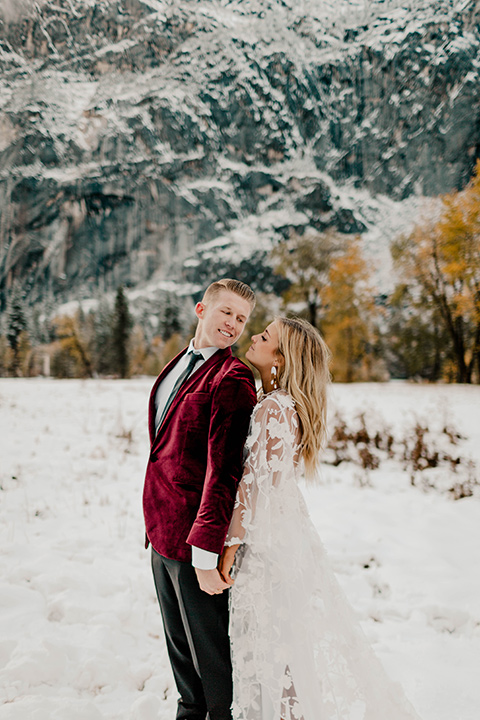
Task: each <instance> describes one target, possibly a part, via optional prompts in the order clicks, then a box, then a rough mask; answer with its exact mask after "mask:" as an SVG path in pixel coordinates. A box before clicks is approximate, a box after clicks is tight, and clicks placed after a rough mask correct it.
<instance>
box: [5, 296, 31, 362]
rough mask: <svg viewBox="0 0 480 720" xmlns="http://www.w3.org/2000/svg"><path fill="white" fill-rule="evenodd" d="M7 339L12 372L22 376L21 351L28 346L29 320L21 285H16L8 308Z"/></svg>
mask: <svg viewBox="0 0 480 720" xmlns="http://www.w3.org/2000/svg"><path fill="white" fill-rule="evenodd" d="M6 325H7V331H6V337H7V341H8V344H9V345H10V347H11V349H12V354H13V358H12V364H11V367H10V371H11V373H12V374H13V375H19V374H20V365H21V357H20V356H21V349H22V346H25V344H28V333H27V318H26V315H25V302H24V294H23V291H22V289H21V287H20V285H14V287H13V289H12V294H11V297H10V301H9V303H8V306H7V323H6Z"/></svg>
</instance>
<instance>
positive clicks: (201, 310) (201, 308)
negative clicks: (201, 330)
mask: <svg viewBox="0 0 480 720" xmlns="http://www.w3.org/2000/svg"><path fill="white" fill-rule="evenodd" d="M195 315H196V316H197V318H198V319H199V320H202V318H203V316H204V315H205V305H204V304H203V303H202V302H197V304H196V305H195Z"/></svg>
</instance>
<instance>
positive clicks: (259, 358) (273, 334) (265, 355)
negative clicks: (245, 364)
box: [245, 322, 279, 373]
mask: <svg viewBox="0 0 480 720" xmlns="http://www.w3.org/2000/svg"><path fill="white" fill-rule="evenodd" d="M245 357H246V358H247V360H248V361H249V362H251V363H252V365H253V366H254V367H256V368H257V370H258V371H259V372H260V373H261V372H262V371H268V372H270V370H271V368H272V365H277V367H278V365H279V358H278V328H277V325H276V323H275V322H272V323H270V325H269V326H268V327H267V328H265V330H264V331H263V333H260V334H259V335H252V344H251V345H250V347H249V348H248V350H247V352H246V354H245Z"/></svg>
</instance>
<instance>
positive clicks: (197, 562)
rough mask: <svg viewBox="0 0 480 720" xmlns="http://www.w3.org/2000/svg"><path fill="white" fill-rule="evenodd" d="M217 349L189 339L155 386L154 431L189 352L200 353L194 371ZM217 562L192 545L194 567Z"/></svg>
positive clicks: (212, 566)
mask: <svg viewBox="0 0 480 720" xmlns="http://www.w3.org/2000/svg"><path fill="white" fill-rule="evenodd" d="M217 350H218V348H217V347H205V348H200V349H199V350H197V349H196V348H195V346H194V344H193V339H192V340H190V344H189V346H188V349H187V352H186V353H185V355H183V356H182V357H181V358H180V360H179V361H178V362H177V364H176V365H175V367H174V368H172V369H171V370H170V372H169V373H168V375H166V376H165V377H164V378H163V380H162V382H161V383H160V385H159V386H158V388H157V392H156V394H155V433H157V432H158V428H159V425H160V418H161V417H162V413H163V409H164V407H165V405H166V404H167V400H168V398H169V397H170V393H171V392H172V390H173V387H174V385H175V383H176V382H177V380H178V378H179V377H180V375H181V374H182V372H183V371H184V370H185V369H186V367H187V365H188V362H189V360H190V354H191V353H192V352H193V351H195V352H197V353H199V354H200V355H201V359H199V360H198V362H197V364H196V365H195V367H194V369H193V372H196V371H197V370H198V368H199V367H201V366H202V365H203V363H205V362H206V361H207V360H209V359H210V358H211V357H212V356H213V355H215V353H216V352H217ZM217 564H218V555H217V553H214V552H210V551H209V550H204V549H203V548H199V547H195V545H192V565H193V566H194V567H196V568H198V569H199V570H214V569H215V568H216V567H217Z"/></svg>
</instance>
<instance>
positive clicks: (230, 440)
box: [187, 365, 256, 554]
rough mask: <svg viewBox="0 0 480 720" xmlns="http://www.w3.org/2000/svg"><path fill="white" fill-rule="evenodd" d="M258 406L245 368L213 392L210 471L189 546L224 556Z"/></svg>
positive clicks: (228, 376) (230, 374) (233, 372)
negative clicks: (246, 447) (248, 440)
mask: <svg viewBox="0 0 480 720" xmlns="http://www.w3.org/2000/svg"><path fill="white" fill-rule="evenodd" d="M255 403H256V394H255V386H254V382H253V376H252V374H251V372H250V370H249V369H248V368H247V367H246V366H245V365H243V366H242V367H240V366H237V367H235V368H233V369H232V370H231V371H230V372H227V373H226V374H225V375H224V376H223V378H222V379H221V381H220V382H219V384H218V386H217V387H216V388H215V390H214V391H213V397H212V411H211V417H210V427H209V437H208V459H207V471H206V475H205V482H204V485H203V491H202V498H201V503H200V507H199V510H198V513H197V516H196V518H195V521H194V523H193V525H192V528H191V530H190V533H189V535H188V538H187V542H188V543H189V544H190V545H195V546H196V547H199V548H203V549H204V550H209V551H210V552H214V553H218V554H220V553H221V552H222V549H223V545H224V542H225V537H226V534H227V530H228V526H229V524H230V519H231V517H232V512H233V506H234V503H235V495H236V491H237V486H238V483H239V481H240V478H241V476H242V465H243V463H242V460H243V446H244V444H245V439H246V437H247V433H248V426H249V422H250V415H251V413H252V410H253V408H254V406H255Z"/></svg>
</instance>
